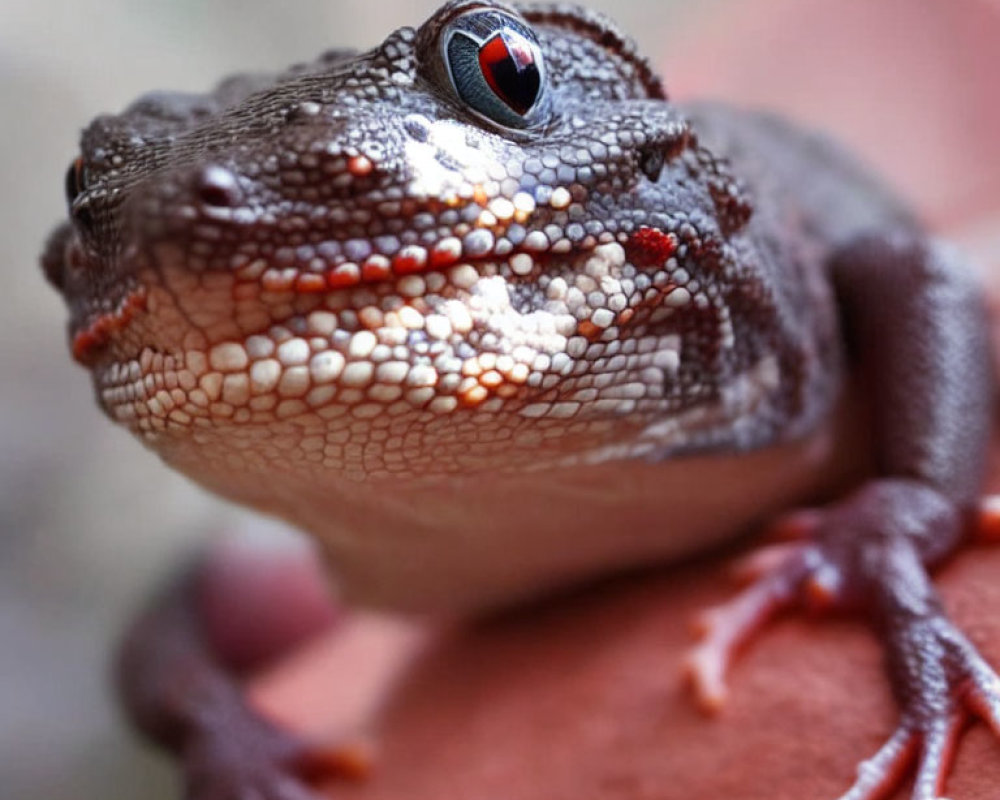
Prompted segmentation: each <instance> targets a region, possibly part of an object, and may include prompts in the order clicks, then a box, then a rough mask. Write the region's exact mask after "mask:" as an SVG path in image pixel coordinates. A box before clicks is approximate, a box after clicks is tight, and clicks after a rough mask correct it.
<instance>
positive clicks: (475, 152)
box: [405, 120, 495, 199]
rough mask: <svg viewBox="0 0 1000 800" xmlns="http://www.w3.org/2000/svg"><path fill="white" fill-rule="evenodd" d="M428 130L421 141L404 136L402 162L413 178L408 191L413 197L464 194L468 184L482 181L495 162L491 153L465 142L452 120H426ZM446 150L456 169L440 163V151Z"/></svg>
mask: <svg viewBox="0 0 1000 800" xmlns="http://www.w3.org/2000/svg"><path fill="white" fill-rule="evenodd" d="M422 123H426V124H425V125H424V127H425V128H426V130H427V131H428V134H427V140H426V141H424V142H420V141H417V140H415V139H407V141H406V145H405V152H406V162H407V164H408V165H409V167H410V169H411V171H412V173H413V179H412V180H411V182H410V186H409V193H410V195H411V196H414V197H435V198H440V199H447V198H449V197H455V196H459V197H460V196H462V195H463V194H467V193H468V190H469V187H470V186H472V185H473V184H476V183H484V182H485V181H486V180H487V175H488V174H489V168H490V165H492V164H494V163H495V158H494V157H493V153H492V152H490V151H489V150H483V149H480V148H477V147H470V146H469V145H468V143H467V142H466V130H465V127H464V126H462V125H459V124H458V123H456V122H455V121H453V120H440V121H437V122H427V120H422ZM442 152H443V153H447V155H448V159H447V160H448V161H449V162H451V163H455V164H458V166H459V169H458V170H455V169H451V168H449V167H447V166H445V165H444V164H442V163H441V160H440V159H439V158H438V156H439V154H440V153H442Z"/></svg>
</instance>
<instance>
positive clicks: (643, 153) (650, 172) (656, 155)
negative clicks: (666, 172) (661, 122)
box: [639, 146, 664, 183]
mask: <svg viewBox="0 0 1000 800" xmlns="http://www.w3.org/2000/svg"><path fill="white" fill-rule="evenodd" d="M663 162H664V157H663V150H662V149H661V148H660V147H656V146H653V147H645V148H643V149H642V150H640V151H639V169H641V170H642V172H643V174H644V175H645V176H646V177H647V178H649V180H651V181H652V182H653V183H656V182H657V181H658V180H659V179H660V173H661V172H662V171H663Z"/></svg>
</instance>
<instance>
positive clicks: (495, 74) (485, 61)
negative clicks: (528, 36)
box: [479, 31, 541, 116]
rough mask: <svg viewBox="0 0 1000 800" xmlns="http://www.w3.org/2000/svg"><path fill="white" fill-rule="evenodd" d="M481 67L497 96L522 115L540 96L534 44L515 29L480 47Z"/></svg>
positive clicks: (502, 32) (539, 79) (539, 81)
mask: <svg viewBox="0 0 1000 800" xmlns="http://www.w3.org/2000/svg"><path fill="white" fill-rule="evenodd" d="M479 67H480V69H482V71H483V76H484V77H485V78H486V82H487V83H488V84H489V85H490V88H491V89H492V90H493V91H494V92H495V93H496V96H497V97H499V98H500V99H501V100H503V101H504V102H505V103H506V104H507V105H508V106H510V107H511V108H512V109H513V110H514V111H516V112H517V113H518V114H520V115H521V116H524V115H525V114H526V113H527V112H528V110H529V109H530V108H531V107H532V106H533V105H534V104H535V100H537V99H538V90H539V88H540V86H541V76H540V75H539V72H538V65H537V64H536V63H535V54H534V52H533V50H532V48H531V45H530V44H529V43H528V42H527V41H526V40H525V39H524V38H523V37H521V36H518V35H517V34H515V33H512V32H511V31H501V32H500V33H497V34H496V35H495V36H493V37H492V38H491V39H490V40H489V41H487V42H486V43H485V44H484V45H483V46H482V47H481V48H479Z"/></svg>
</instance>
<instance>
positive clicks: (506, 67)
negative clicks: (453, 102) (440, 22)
mask: <svg viewBox="0 0 1000 800" xmlns="http://www.w3.org/2000/svg"><path fill="white" fill-rule="evenodd" d="M440 48H441V52H440V55H441V61H442V63H443V64H444V66H445V70H446V72H447V75H448V79H449V81H450V82H451V86H452V89H454V91H455V94H456V95H458V98H459V100H461V101H462V103H463V104H464V105H465V106H466V107H467V108H468V109H469V110H470V111H472V112H473V113H474V114H476V115H477V116H479V117H481V118H483V119H485V120H487V121H489V122H491V123H492V124H494V125H499V126H502V127H505V128H531V127H537V126H539V125H540V124H542V123H543V122H544V121H545V120H546V119H547V118H548V115H549V100H548V91H547V88H548V81H547V74H546V67H545V59H544V57H543V55H542V49H541V45H540V44H539V42H538V38H537V37H536V36H535V32H534V31H533V30H532V29H531V28H530V27H529V26H528V24H527V23H526V22H524V21H523V20H522V19H520V18H519V17H516V16H513V15H512V14H509V13H507V12H505V11H502V10H500V9H491V8H487V9H483V8H477V9H473V10H471V11H467V12H465V13H463V14H459V15H458V16H456V17H454V18H453V19H452V20H450V21H449V22H448V24H447V26H446V27H445V28H444V30H443V31H442V33H441V37H440Z"/></svg>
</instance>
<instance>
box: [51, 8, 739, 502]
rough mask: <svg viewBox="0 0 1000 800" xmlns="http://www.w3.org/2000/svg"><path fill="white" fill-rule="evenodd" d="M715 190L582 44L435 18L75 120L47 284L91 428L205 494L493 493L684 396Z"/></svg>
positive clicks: (704, 314) (500, 11)
mask: <svg viewBox="0 0 1000 800" xmlns="http://www.w3.org/2000/svg"><path fill="white" fill-rule="evenodd" d="M717 166H718V165H717V164H715V163H714V162H712V161H711V159H710V157H709V156H708V155H707V153H706V152H705V151H704V150H703V149H702V148H700V147H699V146H698V144H697V142H696V140H695V137H694V136H693V135H692V133H691V131H690V129H689V126H688V123H687V122H686V120H685V119H684V117H683V116H682V115H681V113H680V112H679V111H678V110H677V108H676V107H675V106H673V105H672V104H670V103H669V102H667V100H666V97H665V95H664V92H663V90H662V87H661V85H660V82H659V80H658V79H657V77H656V76H655V75H654V74H653V72H652V70H651V69H650V67H649V64H648V63H647V61H646V60H645V59H643V58H642V57H641V56H639V55H638V54H637V53H636V50H635V48H634V46H633V45H632V43H631V42H630V41H629V40H628V39H627V38H626V37H624V36H623V35H622V34H621V33H620V32H619V31H618V29H617V28H616V27H615V26H614V25H613V24H612V23H610V22H609V21H608V20H606V19H604V18H603V17H601V16H599V15H597V14H594V13H592V12H588V11H584V10H579V9H572V8H568V7H565V6H554V7H552V8H546V7H540V8H532V9H529V10H525V11H524V12H523V13H519V12H518V11H515V10H513V9H512V8H509V7H507V6H504V5H501V4H497V3H493V2H480V1H478V0H459V1H458V2H452V3H449V4H448V5H446V6H445V7H444V8H442V9H441V10H439V11H438V12H437V13H436V14H435V15H434V16H433V17H432V18H431V19H430V20H428V21H427V22H426V23H425V24H424V25H423V26H421V27H420V28H419V29H417V30H413V29H408V28H404V29H400V30H398V31H396V32H395V33H393V34H391V35H390V36H389V37H388V38H387V39H386V41H385V42H384V43H383V44H382V45H380V46H379V47H377V48H375V49H374V50H372V51H370V52H367V53H363V54H359V55H354V54H348V53H344V52H331V53H329V54H327V55H325V56H323V57H321V58H319V59H318V60H316V61H314V62H312V63H309V64H305V65H299V66H296V67H293V68H291V69H290V70H288V71H286V72H285V73H283V74H281V75H279V76H277V77H266V78H262V77H255V76H240V77H236V78H233V79H230V80H228V81H226V82H224V83H222V84H221V85H220V86H219V87H217V88H216V89H215V91H213V92H212V93H210V94H207V95H178V94H163V93H161V94H154V95H147V96H144V97H142V98H140V99H139V100H138V101H137V102H135V103H134V104H133V105H132V106H130V107H129V108H128V109H127V110H126V111H125V112H123V113H122V114H120V115H115V116H102V117H99V118H98V119H96V120H95V121H94V122H93V123H91V125H90V126H89V127H88V128H87V129H86V131H85V132H84V134H83V140H82V153H81V155H80V157H79V158H77V159H76V160H75V161H74V162H73V164H72V165H71V167H70V170H69V173H68V175H67V181H66V190H67V197H68V202H69V208H70V217H71V220H70V222H68V223H66V224H64V225H63V226H62V227H60V228H59V229H58V230H57V231H56V232H55V233H54V234H53V236H52V237H51V239H50V241H49V244H48V247H47V250H46V253H45V255H44V256H43V264H44V266H45V269H46V272H47V274H48V276H49V279H50V280H51V282H52V283H53V284H55V285H56V286H57V287H58V288H59V289H60V290H61V291H62V293H63V294H64V296H65V297H66V300H67V303H68V305H69V308H70V336H71V342H72V349H73V352H74V355H75V357H76V358H77V359H78V360H79V361H80V362H82V363H83V364H85V365H86V366H87V367H88V368H89V369H90V370H91V371H92V373H93V377H94V382H95V385H96V389H97V394H98V398H99V401H100V403H101V405H102V406H103V408H104V409H105V410H106V411H107V413H108V414H109V415H110V416H111V417H112V418H113V419H115V420H116V421H118V422H120V423H122V424H124V425H126V426H128V427H129V428H131V429H132V430H133V431H134V432H135V433H136V434H137V435H139V436H140V437H141V438H143V439H144V440H145V441H146V442H147V443H149V444H150V445H151V446H153V447H154V448H156V449H157V450H158V451H159V452H161V454H163V455H164V456H165V457H166V458H167V459H168V460H169V461H171V462H172V463H174V464H176V465H178V466H180V467H181V468H182V469H184V470H185V471H187V472H189V473H196V477H199V479H201V480H203V482H212V480H210V479H208V478H206V477H205V476H207V475H216V476H217V475H219V474H232V473H234V472H242V473H244V474H245V473H246V472H269V471H273V470H274V469H275V468H276V467H280V468H284V469H285V470H286V471H289V472H305V471H308V472H312V473H315V472H317V471H320V472H323V471H329V472H335V473H337V474H339V475H344V476H347V477H349V478H359V479H360V478H371V477H374V476H379V475H397V476H398V475H403V474H405V475H410V476H413V475H426V474H431V473H434V474H436V473H456V472H461V473H465V472H468V471H470V470H472V471H475V470H477V469H480V468H483V469H486V468H488V469H490V470H495V469H496V468H497V466H498V464H499V465H501V466H505V467H509V468H511V469H517V468H521V467H523V466H524V465H525V464H529V463H530V464H536V465H537V464H538V463H540V461H539V453H540V452H543V451H544V452H546V453H548V454H553V453H555V454H557V455H558V457H559V458H564V457H566V458H569V457H577V456H579V455H580V454H583V453H586V452H593V451H594V449H595V448H598V447H599V446H601V444H602V443H606V442H608V441H611V440H612V438H614V437H616V436H619V435H620V434H621V429H622V427H623V426H627V427H629V429H638V428H641V427H642V423H643V420H649V419H654V418H662V417H663V416H664V414H668V413H672V412H675V411H678V410H680V409H683V408H685V407H687V406H690V405H691V404H692V403H693V402H698V401H704V400H705V399H706V398H705V396H704V392H702V393H701V394H699V390H698V387H697V386H695V385H694V384H695V383H696V382H697V381H698V380H700V378H699V375H701V374H703V371H704V369H705V368H706V364H707V363H708V361H710V360H711V358H713V357H714V356H713V353H712V352H711V351H712V350H713V348H714V349H717V347H718V343H719V341H720V338H719V337H721V336H723V335H724V331H723V328H724V326H725V323H726V320H725V314H724V310H723V309H722V308H721V304H722V302H723V299H722V292H721V291H717V290H718V288H719V287H720V285H721V284H720V281H721V280H722V278H721V277H720V276H722V275H724V274H725V271H726V270H725V267H726V263H727V258H729V254H728V250H727V248H728V244H727V242H728V237H730V236H731V235H732V234H733V233H734V232H735V231H738V229H739V228H740V226H741V225H742V223H743V222H745V218H746V216H747V215H748V213H749V212H748V211H747V209H741V208H740V207H739V204H738V203H735V202H734V201H733V197H734V196H735V195H734V192H733V191H732V188H733V187H732V186H727V185H725V184H724V182H723V183H722V184H721V185H720V180H721V178H720V176H721V175H722V173H721V172H720V171H719V170H718V169H717ZM720 197H725V204H727V205H725V206H723V205H722V204H721V201H720ZM734 209H735V210H734ZM723 211H724V212H725V213H723ZM709 272H711V273H712V276H713V278H712V280H711V281H709V280H707V279H706V274H707V273H709ZM710 286H712V287H714V288H711V289H710V288H709V287H710ZM711 325H716V326H718V331H719V337H713V336H711V335H706V326H711ZM686 361H690V362H691V363H690V367H688V365H687V364H686ZM695 367H697V369H695ZM699 371H700V372H699ZM553 442H555V443H556V444H555V445H554V444H553ZM216 488H220V487H219V486H218V485H216ZM221 488H222V490H223V491H227V493H229V494H233V493H234V492H233V491H232V490H231V489H227V487H225V486H223V487H221Z"/></svg>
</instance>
